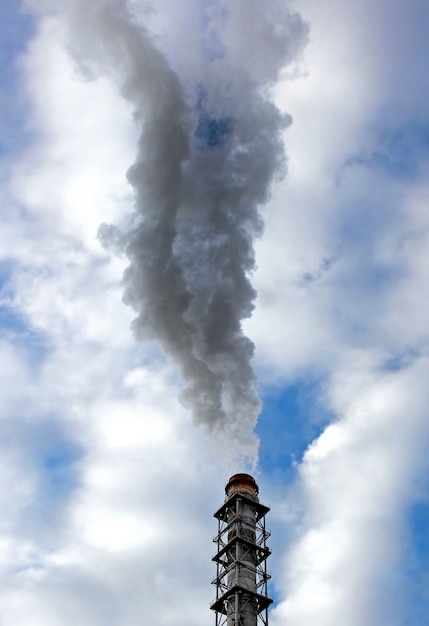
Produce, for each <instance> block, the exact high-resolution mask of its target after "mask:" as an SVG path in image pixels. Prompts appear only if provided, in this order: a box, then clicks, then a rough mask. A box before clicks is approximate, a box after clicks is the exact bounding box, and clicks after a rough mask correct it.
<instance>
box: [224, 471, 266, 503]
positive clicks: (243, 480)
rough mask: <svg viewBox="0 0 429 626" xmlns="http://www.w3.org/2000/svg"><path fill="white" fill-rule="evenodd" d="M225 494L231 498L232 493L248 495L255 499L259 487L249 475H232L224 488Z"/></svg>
mask: <svg viewBox="0 0 429 626" xmlns="http://www.w3.org/2000/svg"><path fill="white" fill-rule="evenodd" d="M225 493H226V495H227V496H232V495H233V494H234V493H248V494H249V495H250V496H253V497H254V498H257V496H258V493H259V487H258V485H257V483H256V480H255V479H254V478H253V476H250V474H234V476H231V478H230V479H229V481H228V482H227V484H226V486H225Z"/></svg>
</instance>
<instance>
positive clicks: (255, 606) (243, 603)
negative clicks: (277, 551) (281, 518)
mask: <svg viewBox="0 0 429 626" xmlns="http://www.w3.org/2000/svg"><path fill="white" fill-rule="evenodd" d="M225 492H226V498H225V502H224V504H223V505H222V506H221V507H220V509H219V510H218V511H216V513H215V514H214V516H215V518H216V519H217V520H218V533H217V535H216V537H215V538H214V539H213V541H214V542H215V543H216V544H217V552H216V554H215V556H214V557H213V559H212V560H213V561H214V562H215V563H216V578H215V579H214V580H213V581H212V584H213V585H215V586H216V598H215V599H214V600H213V602H212V603H211V605H210V608H211V609H212V610H213V611H215V612H216V626H257V624H258V621H259V622H261V623H262V625H263V626H268V607H269V606H270V604H271V603H272V600H271V598H269V597H268V580H269V579H270V575H269V574H268V572H267V558H268V556H269V555H270V554H271V551H270V549H269V548H268V547H267V544H266V541H267V539H268V537H269V536H270V533H269V532H268V531H267V530H266V528H265V515H266V514H267V513H268V511H269V510H270V509H269V508H268V507H267V506H264V505H263V504H261V503H260V502H259V499H258V493H259V489H258V485H257V484H256V482H255V480H254V478H252V476H250V475H249V474H235V475H234V476H232V477H231V478H230V479H229V481H228V483H227V485H226V487H225Z"/></svg>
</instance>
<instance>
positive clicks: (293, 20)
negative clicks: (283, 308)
mask: <svg viewBox="0 0 429 626" xmlns="http://www.w3.org/2000/svg"><path fill="white" fill-rule="evenodd" d="M182 3H183V4H182ZM54 4H55V8H56V10H58V7H60V8H61V10H62V12H63V14H65V15H66V17H67V27H68V31H69V34H70V37H69V39H70V48H71V49H72V52H73V55H74V58H75V59H77V61H78V62H79V65H80V67H81V69H82V71H84V72H85V73H86V74H88V75H89V76H91V75H97V74H98V73H100V72H103V73H108V74H109V75H110V76H112V77H113V78H114V80H115V81H116V82H117V84H118V85H119V88H120V90H121V92H122V94H123V96H124V97H125V98H126V99H127V100H129V101H130V103H132V106H133V108H134V115H135V122H136V126H137V129H138V133H139V135H138V137H139V138H138V153H137V156H136V159H135V162H134V164H133V165H132V166H131V167H130V169H129V171H128V174H127V176H128V180H129V182H130V184H131V185H132V187H133V189H134V192H135V212H134V214H133V215H132V216H131V217H128V218H127V219H124V223H123V224H120V225H116V226H108V225H103V226H102V227H101V229H100V238H101V239H102V241H103V242H104V243H105V245H106V246H108V245H112V244H113V243H114V244H115V245H116V246H119V247H120V248H121V249H122V250H123V251H124V252H125V253H126V255H127V257H128V259H129V267H128V269H127V270H126V272H125V275H124V286H125V295H124V300H125V302H126V303H127V304H129V305H130V306H132V307H133V309H134V310H135V311H136V313H137V317H136V319H135V320H134V323H133V330H134V333H135V335H136V337H138V338H139V339H156V340H157V341H158V342H159V344H160V346H161V347H162V349H163V350H164V351H165V352H166V353H167V354H168V355H170V356H171V357H173V359H174V360H175V362H176V363H177V365H178V368H179V370H180V372H181V376H182V378H183V381H184V382H185V389H184V391H183V394H182V400H183V403H184V404H185V405H186V406H187V407H189V408H190V409H191V411H192V414H193V417H194V420H195V422H197V423H199V424H202V425H203V426H204V427H205V429H206V430H207V431H208V432H209V433H210V434H213V435H215V436H217V437H218V438H220V440H221V441H230V442H232V444H233V446H234V447H235V450H236V452H238V454H240V455H243V456H250V457H254V456H255V453H256V451H257V440H256V438H255V436H254V434H253V429H254V426H255V424H256V420H257V416H258V414H259V412H260V408H261V403H260V400H259V398H258V394H257V381H256V378H255V374H254V372H253V370H252V366H251V359H252V356H253V352H254V345H253V343H252V342H251V341H250V340H249V339H248V338H247V337H245V336H244V334H243V331H242V320H244V319H246V318H248V317H249V316H250V315H251V314H252V310H253V308H254V301H255V297H256V293H255V290H254V289H253V287H252V285H251V283H250V280H249V276H250V274H251V272H252V270H253V268H254V266H255V258H254V251H253V240H254V238H255V237H257V236H259V235H260V234H261V233H262V229H263V224H262V219H261V216H260V215H259V213H258V207H259V206H260V205H261V204H263V203H265V202H266V201H267V199H268V197H269V192H270V185H271V183H272V181H273V179H274V177H275V176H276V175H281V174H282V172H283V171H284V167H285V160H284V150H283V144H282V137H281V133H282V131H283V129H284V128H285V127H286V126H287V125H288V124H289V123H290V118H289V117H288V116H284V115H282V114H281V113H280V111H279V110H278V109H277V107H276V106H275V104H274V103H273V101H272V99H271V97H270V88H271V87H272V85H273V84H274V83H275V81H276V80H277V79H278V76H279V72H280V71H281V70H282V68H284V66H285V65H286V64H288V63H291V62H292V61H293V60H294V59H295V58H296V57H297V56H298V55H299V53H300V51H301V49H302V47H303V46H304V44H305V41H306V38H307V27H306V25H305V24H304V23H303V22H302V20H301V18H300V17H299V16H298V15H296V14H291V13H290V12H289V11H288V10H287V8H286V6H285V3H284V0H263V1H261V0H228V1H227V0H225V2H221V1H220V0H212V1H208V0H206V1H203V0H199V1H198V0H180V4H181V6H182V7H183V11H184V12H185V14H186V15H188V17H189V27H188V28H186V27H184V25H183V20H182V22H181V23H180V25H179V26H177V25H176V24H175V20H174V15H173V19H170V21H169V19H168V15H167V13H168V8H169V3H168V2H166V1H165V0H164V1H163V2H160V3H159V5H157V3H155V2H154V3H153V4H154V10H155V9H156V6H158V8H159V11H160V12H162V11H167V13H166V19H165V20H164V22H163V20H162V15H161V14H160V15H158V18H157V19H158V22H157V21H156V19H155V20H154V19H153V14H151V12H150V8H151V7H150V6H149V5H148V4H146V5H144V6H143V4H142V3H138V2H134V3H133V10H134V14H132V13H131V8H130V7H131V3H128V2H127V1H126V0H90V1H89V2H88V0H62V2H58V0H57V1H56V2H55V3H54ZM175 5H176V3H175V2H174V1H173V0H171V2H170V8H171V10H172V12H173V11H175V10H177V7H176V6H175ZM137 11H138V12H139V13H138V14H137ZM155 23H158V25H159V24H163V28H161V29H160V30H159V32H158V35H157V37H154V36H153V34H152V35H151V34H150V27H149V26H148V25H150V24H155ZM177 29H179V30H180V29H182V32H177ZM185 31H186V32H185ZM189 41H191V42H193V43H191V44H190V43H189ZM155 42H156V44H155ZM178 42H179V45H178ZM181 42H182V43H183V46H181V45H180V43H181Z"/></svg>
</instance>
